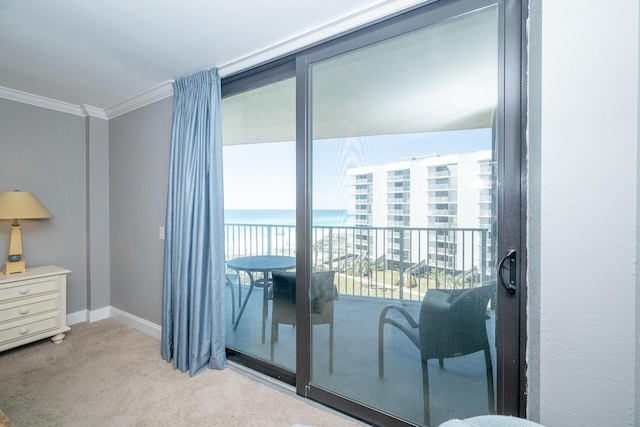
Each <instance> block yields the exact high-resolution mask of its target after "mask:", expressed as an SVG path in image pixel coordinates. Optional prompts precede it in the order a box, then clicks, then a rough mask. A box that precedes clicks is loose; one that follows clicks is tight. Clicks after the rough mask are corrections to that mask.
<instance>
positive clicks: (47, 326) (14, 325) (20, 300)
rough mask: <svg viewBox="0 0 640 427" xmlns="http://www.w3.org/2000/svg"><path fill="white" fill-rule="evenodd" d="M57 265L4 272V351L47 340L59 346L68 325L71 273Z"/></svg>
mask: <svg viewBox="0 0 640 427" xmlns="http://www.w3.org/2000/svg"><path fill="white" fill-rule="evenodd" d="M68 273H70V271H69V270H66V269H64V268H60V267H58V266H55V265H47V266H44V267H34V268H29V269H27V271H26V272H24V273H14V274H3V273H0V351H4V350H7V349H10V348H13V347H17V346H20V345H23V344H27V343H30V342H33V341H37V340H41V339H43V338H48V337H52V338H51V341H53V342H54V343H56V344H59V343H60V342H62V340H63V339H64V336H65V335H64V334H65V332H67V331H69V330H70V329H71V328H69V327H68V326H67V274H68Z"/></svg>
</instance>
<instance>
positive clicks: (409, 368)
mask: <svg viewBox="0 0 640 427" xmlns="http://www.w3.org/2000/svg"><path fill="white" fill-rule="evenodd" d="M440 231H441V230H440V229H438V230H434V229H428V228H392V227H314V228H313V229H312V232H311V233H312V234H311V236H312V241H313V246H312V249H311V255H310V258H311V262H312V265H313V270H334V271H336V276H335V280H334V283H335V284H336V285H337V287H338V292H339V299H338V300H337V301H335V306H334V310H335V311H334V339H333V344H334V352H333V374H329V371H328V361H329V350H328V346H327V342H328V327H327V326H326V325H316V326H313V329H312V351H313V357H312V378H313V382H314V384H315V385H318V386H320V387H323V388H327V389H330V390H333V391H336V392H338V393H344V395H346V396H349V398H352V399H355V400H357V401H359V402H362V403H364V404H367V405H371V406H374V407H376V408H380V409H382V410H383V411H387V412H389V413H391V414H401V415H402V417H403V418H406V419H408V420H410V421H411V422H414V423H416V424H421V423H422V416H423V413H422V395H421V393H420V391H421V390H422V384H421V381H422V378H421V363H420V354H419V351H418V349H417V348H416V347H415V346H414V345H413V344H412V343H411V342H410V341H409V340H408V339H407V338H406V337H405V336H404V335H402V334H401V333H399V332H398V331H397V330H392V329H391V328H390V327H388V326H387V327H385V332H384V333H385V350H384V351H385V376H384V378H380V377H379V376H378V370H377V367H378V352H377V344H378V319H379V316H380V313H381V312H382V309H383V308H384V307H385V306H386V305H388V304H391V303H400V304H402V305H403V307H404V308H405V309H407V310H408V311H409V312H410V313H411V314H412V315H413V316H414V317H415V318H416V319H417V318H418V317H419V311H420V303H421V301H422V298H423V297H424V294H425V292H428V291H429V289H435V288H458V287H468V286H476V285H480V284H483V283H488V282H489V281H490V280H492V278H491V277H489V276H488V275H487V274H483V273H482V272H483V271H486V272H488V270H484V269H483V268H482V267H481V266H482V265H487V264H486V262H487V257H488V255H487V254H483V253H481V252H478V251H477V250H474V249H469V250H468V251H467V250H462V248H463V247H465V246H466V247H468V248H477V247H478V246H481V247H485V248H486V247H487V244H488V242H487V240H486V236H487V231H486V230H483V229H448V230H446V233H447V236H448V237H449V240H448V241H449V242H450V243H448V245H447V249H448V250H447V253H451V251H452V249H453V248H458V250H457V251H455V253H454V255H446V256H445V254H444V250H443V249H442V248H433V249H432V250H429V249H428V242H429V241H434V240H436V233H438V232H440ZM226 233H227V236H244V235H247V236H253V238H254V239H255V240H256V242H255V243H254V244H245V245H244V247H246V248H255V250H256V251H257V252H246V253H245V252H235V253H230V252H228V257H229V258H231V257H236V256H243V255H257V254H286V255H295V227H283V226H275V225H274V226H269V225H259V226H256V225H241V224H235V225H231V224H229V225H226ZM363 233H364V234H365V235H366V236H367V237H368V240H369V241H370V244H369V245H366V246H363V248H366V249H363V250H362V251H361V250H359V249H358V247H359V246H360V245H358V244H357V242H356V238H355V236H357V235H358V234H359V235H363ZM269 235H271V237H269ZM394 236H395V237H394ZM394 238H397V239H399V240H394ZM258 242H260V243H258ZM454 242H455V243H454ZM391 244H392V245H393V249H392V247H391ZM226 245H227V247H234V248H240V247H241V245H240V244H239V243H233V242H229V241H227V242H226ZM387 252H393V256H388V257H387V256H386V254H387ZM454 266H455V268H454ZM243 283H244V284H243V285H240V287H241V288H242V298H243V299H244V298H245V296H246V295H247V291H248V286H247V283H248V282H247V281H246V279H245V280H244V281H243ZM234 291H235V298H236V299H235V300H232V299H231V293H230V288H229V287H227V329H226V343H227V346H228V347H230V348H232V349H234V350H237V351H240V352H243V353H246V354H250V355H251V356H252V357H255V358H257V359H258V360H264V361H265V362H269V363H274V364H276V365H277V366H280V367H282V368H284V369H287V370H289V371H295V354H296V331H297V328H293V327H286V325H283V326H280V328H279V336H278V341H277V343H276V345H275V352H274V357H273V359H271V358H270V355H269V352H270V340H271V336H270V325H271V314H272V306H271V302H270V301H269V303H268V308H267V317H266V318H265V319H264V322H265V325H266V337H265V342H264V343H262V342H261V339H260V335H261V327H262V322H263V318H262V301H263V296H262V292H263V290H262V289H260V288H255V289H254V291H253V293H252V294H251V296H250V298H249V299H248V303H247V306H246V309H245V312H244V314H243V317H242V319H241V321H240V322H239V324H238V328H237V329H236V330H235V331H234V330H233V327H232V325H231V320H230V319H231V304H236V305H235V311H236V314H237V312H238V285H237V284H236V285H234ZM491 308H492V307H491V306H489V307H488V308H487V314H488V316H489V320H488V321H487V331H488V336H489V339H490V341H492V340H493V338H494V336H495V329H494V328H495V326H494V319H495V316H494V313H493V310H492V309H491ZM491 349H492V357H493V360H494V361H495V352H494V349H495V346H494V345H493V343H492V344H491ZM429 368H430V369H429V375H430V378H429V381H430V391H431V417H432V418H431V420H432V425H438V424H440V423H441V422H444V421H445V420H447V419H448V417H449V416H450V414H453V413H455V414H462V415H464V416H474V415H481V414H486V413H487V397H486V396H487V394H486V393H487V391H486V376H485V370H484V358H483V354H482V352H479V353H474V354H471V355H468V356H464V357H456V358H450V359H445V362H444V368H440V367H439V366H438V361H437V360H431V361H429ZM494 372H495V371H494ZM407 391H411V392H407Z"/></svg>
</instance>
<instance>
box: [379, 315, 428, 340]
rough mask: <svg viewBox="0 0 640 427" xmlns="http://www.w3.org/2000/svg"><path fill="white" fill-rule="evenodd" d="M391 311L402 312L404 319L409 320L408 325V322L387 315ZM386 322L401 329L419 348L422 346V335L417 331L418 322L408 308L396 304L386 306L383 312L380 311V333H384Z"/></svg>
mask: <svg viewBox="0 0 640 427" xmlns="http://www.w3.org/2000/svg"><path fill="white" fill-rule="evenodd" d="M390 311H397V312H399V313H400V314H402V316H403V317H404V319H405V320H406V321H407V323H408V326H407V324H405V323H402V322H400V321H398V320H396V319H393V318H389V317H387V314H388V313H389V312H390ZM385 323H387V324H389V325H391V326H395V327H396V328H398V329H400V330H401V331H402V332H403V333H404V334H405V335H406V336H407V337H408V338H409V339H410V340H411V341H412V342H413V343H414V344H415V345H416V346H417V347H418V348H419V347H420V337H419V336H418V332H417V331H418V323H417V322H416V321H415V319H414V318H413V317H412V316H411V314H410V313H409V312H408V311H407V310H405V309H404V308H403V307H401V306H399V305H396V304H391V305H387V306H385V307H384V308H383V309H382V312H381V313H380V321H379V323H378V328H379V331H380V333H382V327H383V326H384V325H385Z"/></svg>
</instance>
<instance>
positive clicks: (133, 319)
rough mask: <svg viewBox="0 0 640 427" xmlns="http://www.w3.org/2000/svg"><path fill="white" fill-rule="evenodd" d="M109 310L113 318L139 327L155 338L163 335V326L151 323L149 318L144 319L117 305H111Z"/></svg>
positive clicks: (139, 329)
mask: <svg viewBox="0 0 640 427" xmlns="http://www.w3.org/2000/svg"><path fill="white" fill-rule="evenodd" d="M109 311H110V314H111V316H110V317H112V318H114V319H116V320H118V321H120V322H122V323H124V324H125V325H128V326H131V327H132V328H133V329H137V330H138V331H140V332H142V333H143V334H147V335H149V336H151V337H153V338H156V339H160V338H161V336H162V327H161V326H160V325H156V324H155V323H151V322H149V321H148V320H145V319H142V318H140V317H138V316H134V315H133V314H130V313H127V312H126V311H122V310H119V309H117V308H115V307H109Z"/></svg>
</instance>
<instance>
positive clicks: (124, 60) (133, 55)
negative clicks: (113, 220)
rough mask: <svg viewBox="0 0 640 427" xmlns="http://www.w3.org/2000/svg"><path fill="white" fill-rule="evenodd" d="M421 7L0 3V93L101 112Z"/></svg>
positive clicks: (152, 0) (286, 1) (192, 0)
mask: <svg viewBox="0 0 640 427" xmlns="http://www.w3.org/2000/svg"><path fill="white" fill-rule="evenodd" d="M421 2H424V0H422V1H417V0H386V1H384V0H349V1H345V0H315V1H310V0H308V1H302V0H270V1H257V0H253V1H241V0H239V1H238V0H237V1H221V0H181V1H177V0H135V1H132V0H91V1H88V0H55V1H54V0H2V1H0V89H3V90H4V93H6V92H7V90H8V91H10V92H24V93H26V94H31V95H36V96H38V97H44V98H50V99H52V100H56V101H62V102H65V103H69V104H72V105H77V106H87V107H93V108H96V109H102V110H106V109H108V108H111V107H113V106H115V105H117V104H120V103H123V102H125V101H127V100H129V99H131V98H135V97H136V96H139V95H140V94H143V93H144V92H147V91H149V90H152V89H153V88H156V87H158V86H159V85H163V84H166V82H168V81H171V80H173V79H176V78H178V77H181V76H185V75H188V74H191V73H193V72H196V71H199V70H202V69H206V68H210V67H212V66H217V67H221V74H222V75H223V76H224V74H225V73H226V74H230V73H232V72H235V71H239V70H241V69H242V68H246V67H248V66H252V65H256V64H257V63H259V62H261V61H266V60H268V59H270V58H272V57H274V56H277V55H281V54H283V53H286V52H287V51H291V50H293V49H295V48H296V47H301V46H304V45H305V44H309V43H310V42H317V41H319V40H321V39H322V38H325V37H327V36H332V35H335V34H339V33H340V32H343V31H345V30H347V29H349V28H353V27H357V26H359V25H363V24H365V23H367V22H370V21H373V20H376V19H379V18H380V17H381V16H385V15H388V14H392V13H397V12H398V11H401V10H403V9H406V8H409V7H412V6H414V5H416V4H419V3H421ZM298 45H300V46H298ZM1 94H2V91H1V90H0V95H1ZM5 97H6V96H5Z"/></svg>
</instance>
